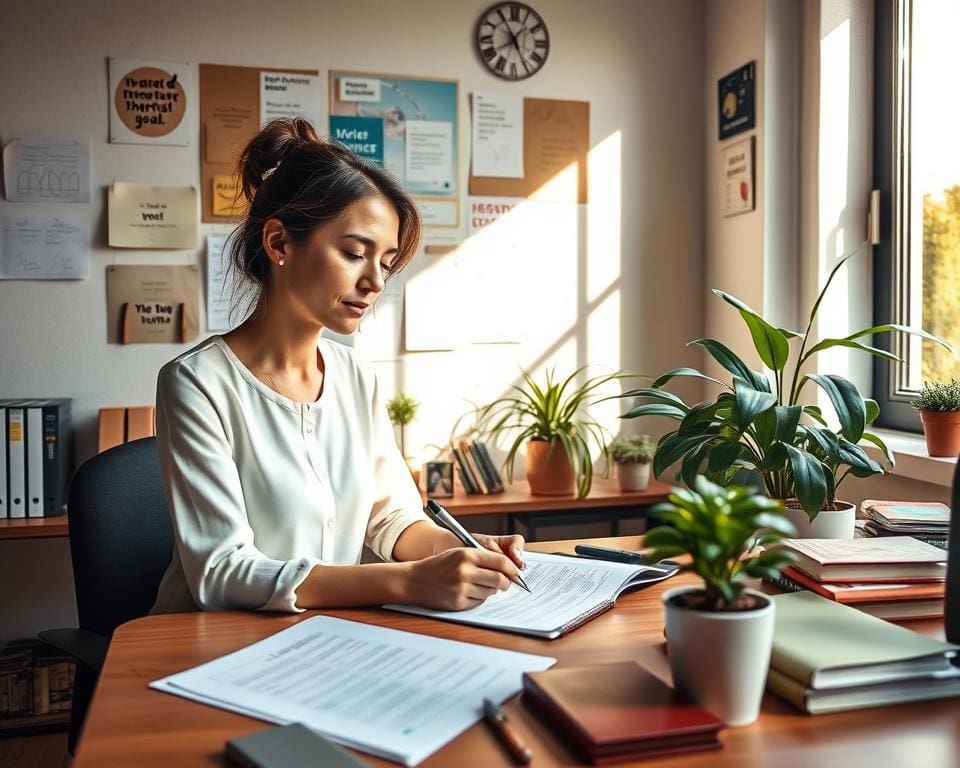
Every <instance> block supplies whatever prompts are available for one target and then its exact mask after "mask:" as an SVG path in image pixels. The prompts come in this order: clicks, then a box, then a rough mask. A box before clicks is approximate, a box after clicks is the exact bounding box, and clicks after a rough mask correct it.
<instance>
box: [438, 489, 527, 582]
mask: <svg viewBox="0 0 960 768" xmlns="http://www.w3.org/2000/svg"><path fill="white" fill-rule="evenodd" d="M427 509H428V510H430V514H432V515H433V517H434V519H435V520H436V521H437V523H438V524H439V525H441V526H443V527H444V528H446V529H447V530H448V531H450V533H452V534H453V535H454V536H456V537H457V538H458V539H460V541H461V542H462V543H463V545H464V546H465V547H471V548H473V549H484V546H483V545H482V544H481V543H480V542H479V541H477V540H476V539H475V538H473V535H472V534H471V533H470V531H468V530H467V529H466V528H464V527H463V526H462V525H460V523H458V522H457V519H456V518H455V517H454V516H453V515H451V514H450V513H449V512H447V510H446V509H445V508H444V507H443V505H442V504H437V502H435V501H434V500H433V499H430V500H428V501H427ZM513 583H514V584H516V585H517V586H518V587H523V588H524V589H525V590H527V592H530V587H528V586H527V583H526V582H525V581H524V580H523V576H521V575H520V574H519V573H518V574H517V577H516V579H515V580H514V581H513ZM531 594H532V593H531Z"/></svg>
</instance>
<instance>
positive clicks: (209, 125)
mask: <svg viewBox="0 0 960 768" xmlns="http://www.w3.org/2000/svg"><path fill="white" fill-rule="evenodd" d="M280 117H303V118H305V119H307V120H309V121H310V123H311V124H313V126H314V127H315V128H317V131H318V133H320V132H322V129H321V126H319V124H318V123H319V119H320V73H319V72H318V71H317V70H303V69H280V68H277V67H230V66H223V65H220V64H201V65H200V160H201V162H200V180H201V186H202V193H201V196H200V197H201V203H202V208H201V214H202V220H203V221H206V222H216V221H231V220H233V219H235V218H237V216H239V215H240V214H242V213H243V205H242V203H241V202H240V201H239V200H238V187H237V180H236V177H235V176H234V175H233V174H234V171H235V170H236V164H237V156H238V155H239V154H240V151H241V150H242V149H243V145H244V144H245V143H246V142H247V140H248V139H250V137H252V136H253V135H254V134H255V133H256V132H257V130H258V129H259V127H260V126H261V125H262V124H263V123H266V122H268V121H269V120H273V119H275V118H280Z"/></svg>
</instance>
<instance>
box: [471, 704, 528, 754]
mask: <svg viewBox="0 0 960 768" xmlns="http://www.w3.org/2000/svg"><path fill="white" fill-rule="evenodd" d="M483 715H484V717H485V718H486V720H487V722H488V723H490V727H492V728H493V730H494V732H495V733H496V734H497V736H499V737H500V739H501V740H502V741H503V743H504V744H505V745H506V746H507V749H509V750H510V755H511V756H512V757H513V759H514V760H516V761H517V762H518V763H522V764H523V765H526V764H527V763H529V762H530V761H531V760H532V759H533V752H532V751H531V749H530V747H528V746H527V745H526V744H524V743H523V740H522V739H521V738H520V734H519V733H517V731H516V729H515V728H514V727H513V726H512V725H510V721H508V720H507V716H506V715H505V714H503V710H502V709H500V707H498V706H497V705H496V704H495V703H494V702H492V701H491V700H490V699H484V700H483Z"/></svg>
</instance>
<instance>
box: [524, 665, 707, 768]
mask: <svg viewBox="0 0 960 768" xmlns="http://www.w3.org/2000/svg"><path fill="white" fill-rule="evenodd" d="M523 690H524V701H525V702H527V703H529V704H530V705H531V706H532V707H533V708H534V709H535V710H537V711H538V712H539V713H540V714H541V715H542V716H543V718H544V719H545V720H547V721H548V722H549V723H550V724H551V725H552V726H554V728H555V730H556V731H557V733H559V734H560V735H561V738H562V739H564V740H565V741H569V742H570V745H571V746H572V747H573V748H574V749H575V750H576V751H577V752H578V753H579V754H580V755H581V756H582V757H583V758H584V759H586V760H588V761H589V762H591V763H593V764H595V765H596V764H606V763H614V762H620V761H624V760H631V759H636V758H638V757H649V756H653V755H669V754H675V753H678V752H690V751H693V750H699V749H717V748H719V747H720V746H721V744H720V741H719V739H718V738H717V733H718V731H719V730H720V729H721V728H722V727H723V725H724V724H723V722H721V721H720V720H718V719H717V718H716V717H714V716H713V715H712V714H710V713H709V712H707V711H706V710H705V709H703V708H702V707H700V706H698V705H696V704H694V703H693V702H691V701H690V700H689V699H686V698H684V697H683V696H682V695H680V694H679V693H677V692H676V691H674V690H673V689H672V688H671V687H670V686H668V685H667V684H666V683H664V682H663V681H662V680H660V679H659V678H658V677H656V676H654V675H652V674H651V673H649V672H647V670H645V669H644V668H643V667H641V666H639V665H638V664H636V663H635V662H633V661H623V662H618V663H616V664H598V665H591V666H586V667H560V668H559V669H550V670H546V671H544V672H527V673H525V674H524V675H523Z"/></svg>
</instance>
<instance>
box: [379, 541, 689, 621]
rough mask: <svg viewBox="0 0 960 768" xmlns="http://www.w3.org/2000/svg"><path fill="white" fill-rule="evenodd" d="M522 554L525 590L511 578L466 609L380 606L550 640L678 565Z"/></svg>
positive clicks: (664, 575)
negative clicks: (506, 585)
mask: <svg viewBox="0 0 960 768" xmlns="http://www.w3.org/2000/svg"><path fill="white" fill-rule="evenodd" d="M523 557H524V560H526V562H527V569H526V570H525V571H524V572H523V578H524V581H526V582H527V585H528V586H529V587H530V592H529V593H528V592H526V591H524V590H523V589H521V588H520V587H518V586H516V585H515V584H514V585H512V586H511V587H510V588H509V589H507V590H506V591H504V592H499V593H497V594H496V595H494V596H492V597H489V598H487V600H485V601H484V602H483V603H481V604H480V605H478V606H477V607H476V608H470V609H469V610H466V611H436V610H432V609H430V608H421V607H419V606H416V605H385V606H384V608H388V609H389V610H391V611H401V612H403V613H413V614H417V615H418V616H429V617H431V618H434V619H443V620H444V621H454V622H457V623H459V624H471V625H473V626H477V627H486V628H488V629H498V630H502V631H504V632H516V633H517V634H521V635H532V636H534V637H542V638H546V639H548V640H553V639H554V638H557V637H560V636H561V635H565V634H567V633H568V632H572V631H573V630H575V629H576V628H577V627H579V626H582V625H583V624H586V623H587V622H588V621H590V620H591V619H593V618H596V617H597V616H599V615H600V614H601V613H604V612H605V611H608V610H610V609H611V608H613V606H614V603H615V602H616V600H617V598H618V597H619V596H620V595H622V594H623V593H624V592H626V591H627V590H629V589H635V588H638V587H643V586H646V585H648V584H653V583H656V582H658V581H663V580H664V579H667V578H669V577H670V576H673V575H674V574H675V573H676V572H677V571H678V570H679V567H678V566H676V565H671V564H665V563H661V564H658V565H657V566H655V567H654V566H645V565H628V564H625V563H614V562H609V561H606V560H594V559H589V558H576V557H565V556H563V555H550V554H544V553H540V552H525V553H524V555H523Z"/></svg>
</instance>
